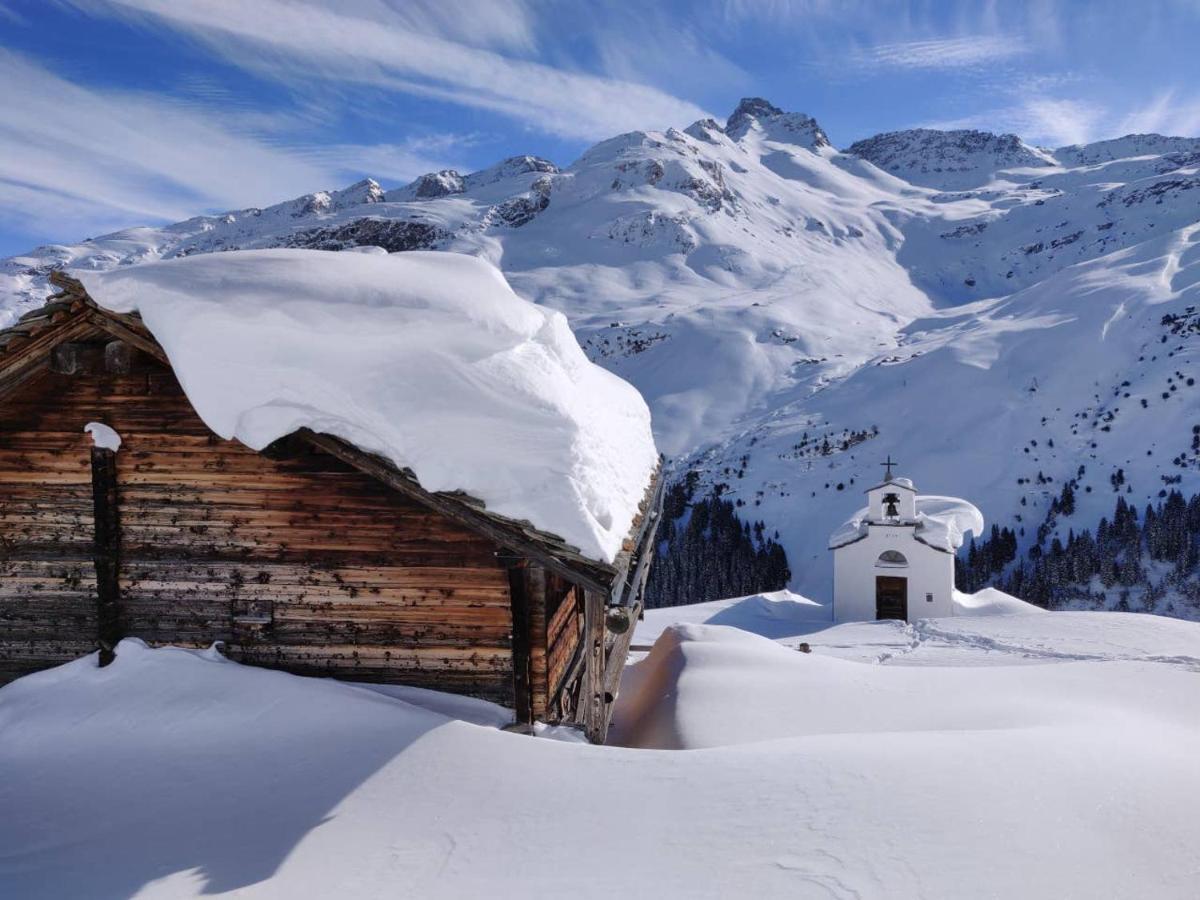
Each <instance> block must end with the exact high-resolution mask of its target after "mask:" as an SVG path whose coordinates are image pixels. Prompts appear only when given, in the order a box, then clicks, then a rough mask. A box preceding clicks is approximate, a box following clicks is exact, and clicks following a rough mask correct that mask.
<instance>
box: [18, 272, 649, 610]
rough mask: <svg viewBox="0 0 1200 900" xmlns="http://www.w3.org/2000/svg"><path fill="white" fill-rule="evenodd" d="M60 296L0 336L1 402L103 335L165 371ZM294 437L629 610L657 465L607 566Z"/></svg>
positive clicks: (340, 445)
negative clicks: (67, 351) (79, 343)
mask: <svg viewBox="0 0 1200 900" xmlns="http://www.w3.org/2000/svg"><path fill="white" fill-rule="evenodd" d="M50 283H51V284H53V285H54V286H55V287H57V288H59V293H57V294H55V295H53V296H52V297H50V299H49V300H48V301H47V302H46V304H45V305H44V306H42V307H40V308H38V309H35V310H31V311H30V312H27V313H26V314H25V315H23V316H21V318H20V319H18V320H17V322H16V324H14V325H12V326H10V327H9V328H6V329H3V330H0V399H3V398H4V397H5V396H6V395H8V394H10V393H12V392H14V391H15V390H17V389H18V388H19V387H20V386H21V385H23V384H25V383H26V382H27V381H28V380H29V379H31V378H33V377H35V376H36V375H38V374H40V373H42V372H44V371H46V370H47V369H48V367H49V361H50V353H51V351H52V350H53V349H54V347H56V346H57V345H59V344H61V343H66V342H68V341H73V340H80V339H83V338H87V337H92V336H94V335H95V334H97V333H98V332H99V333H103V334H107V335H109V336H111V337H112V338H113V339H115V340H122V341H124V342H126V343H128V344H131V345H133V346H134V347H137V348H138V349H139V350H142V351H144V352H145V353H147V354H149V355H150V356H151V357H153V358H155V359H157V360H158V361H160V362H162V363H164V364H165V365H167V366H170V360H168V359H167V354H166V353H165V352H164V351H163V349H162V347H160V346H159V344H158V342H157V341H156V340H155V339H154V337H153V335H151V334H150V332H149V330H148V329H147V328H146V327H145V325H144V324H143V323H142V320H141V318H140V317H139V316H137V315H124V314H121V313H115V312H111V311H110V310H106V309H102V308H101V307H100V306H98V305H97V304H96V302H95V301H94V300H93V299H92V298H91V297H90V296H88V293H87V290H86V289H85V288H84V286H83V284H82V283H80V282H79V281H78V280H77V279H75V278H72V277H70V276H69V275H67V274H66V273H64V272H61V271H55V272H52V273H51V274H50ZM295 437H296V438H297V439H299V440H300V441H302V442H303V443H305V444H307V445H308V446H310V447H313V448H315V449H318V450H320V451H322V452H325V453H328V454H329V455H331V456H334V457H336V458H337V459H340V460H342V461H343V462H345V463H347V464H348V465H350V466H353V467H354V468H355V469H358V470H359V471H360V472H362V473H364V474H366V475H369V476H370V477H372V478H374V479H375V480H377V481H379V482H381V483H383V484H384V485H386V486H388V487H390V488H392V489H393V490H396V491H399V492H400V493H402V494H404V495H405V496H407V497H410V498H411V499H413V500H416V501H417V502H419V503H421V504H423V505H424V506H426V507H428V508H429V509H432V510H434V511H435V512H438V513H441V514H442V515H444V516H446V517H447V518H450V519H452V520H454V521H456V522H458V523H460V524H462V525H464V526H465V527H467V528H469V529H471V530H472V531H474V532H476V533H477V534H480V535H482V536H483V537H486V538H487V539H489V540H491V541H493V542H495V543H496V544H497V545H498V546H500V547H502V548H505V549H506V550H509V551H511V552H512V553H513V555H514V556H518V557H524V558H528V559H531V560H534V561H536V562H538V563H540V564H541V565H543V566H545V567H546V568H547V569H548V570H550V571H552V572H555V573H556V574H558V575H559V576H561V577H563V578H565V579H566V580H568V581H570V582H572V583H573V584H578V585H580V586H581V587H583V588H584V589H586V590H589V591H594V592H596V593H598V594H601V595H603V596H605V597H607V598H608V603H609V605H613V606H620V605H628V604H629V603H630V602H631V601H633V600H636V596H634V595H636V594H637V593H639V591H640V585H639V579H642V580H644V572H643V569H644V566H645V564H646V563H647V562H648V560H649V558H650V556H651V555H652V553H650V552H647V551H648V550H651V549H652V548H650V547H648V546H647V545H648V544H650V542H652V541H653V536H654V533H655V530H656V528H657V524H658V518H659V514H660V511H661V508H662V499H663V478H662V465H661V463H660V464H659V465H658V466H657V467H656V468H655V470H654V472H653V473H652V475H651V478H650V482H649V484H648V485H647V488H646V494H645V496H644V498H643V500H642V502H641V504H640V506H639V510H638V513H637V515H636V516H635V517H634V521H633V523H632V526H631V528H630V533H629V535H628V536H627V537H626V538H625V540H624V542H623V545H622V548H621V551H620V552H619V553H618V554H617V556H616V558H615V559H614V560H613V562H612V563H604V562H601V561H599V560H595V559H592V558H590V557H588V556H585V555H584V554H583V553H582V552H580V550H579V549H578V548H576V547H574V546H572V545H571V544H568V543H567V542H566V541H564V540H563V539H562V538H560V537H558V536H557V535H554V534H551V533H549V532H547V531H542V530H541V529H539V528H536V527H535V526H534V525H533V524H532V523H530V522H527V521H523V520H517V519H511V518H508V517H507V516H501V515H498V514H497V513H494V512H490V511H489V510H488V509H487V507H486V505H485V504H484V503H483V501H482V500H479V499H477V498H475V497H472V496H470V495H469V494H466V493H463V492H461V491H436V492H434V491H427V490H425V488H423V487H421V484H420V482H419V481H418V480H417V478H416V475H415V474H414V473H413V472H412V470H410V469H407V468H405V469H401V468H399V467H398V466H396V465H395V464H393V463H392V462H391V461H390V460H387V459H384V458H383V457H381V456H377V455H375V454H372V453H367V452H366V451H363V450H360V449H359V448H358V447H355V446H354V445H353V444H351V443H349V442H348V441H345V440H342V439H341V438H338V437H334V436H333V435H329V434H318V433H316V432H313V431H311V430H309V429H307V428H302V429H300V430H299V431H298V432H296V434H295Z"/></svg>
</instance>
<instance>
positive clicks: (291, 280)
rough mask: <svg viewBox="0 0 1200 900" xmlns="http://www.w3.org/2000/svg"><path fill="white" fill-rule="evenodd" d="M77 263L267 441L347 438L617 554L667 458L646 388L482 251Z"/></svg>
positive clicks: (426, 478)
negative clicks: (521, 290)
mask: <svg viewBox="0 0 1200 900" xmlns="http://www.w3.org/2000/svg"><path fill="white" fill-rule="evenodd" d="M77 274H78V277H79V278H80V280H81V281H82V282H83V284H84V286H85V287H86V288H87V290H88V292H89V293H90V294H91V296H92V297H93V299H95V300H96V302H97V303H99V304H100V305H101V306H103V307H105V308H107V309H111V310H114V311H116V312H125V313H127V312H134V311H137V312H139V313H140V314H141V316H142V319H143V321H144V322H145V323H146V325H147V327H148V328H149V329H150V331H151V332H152V333H153V334H154V336H155V338H156V339H157V340H158V342H159V343H160V344H161V345H162V347H163V349H164V350H165V351H166V353H167V356H168V357H169V358H170V360H171V364H172V366H173V367H174V368H175V372H176V374H177V375H178V377H179V380H180V383H181V384H182V385H183V388H184V390H185V391H186V392H187V395H188V399H189V400H190V401H191V402H192V405H193V406H194V407H195V408H196V411H197V413H199V415H200V416H201V418H203V419H204V421H205V423H206V424H207V425H208V426H209V427H210V428H211V429H212V430H213V431H215V432H216V433H217V434H219V435H221V436H222V437H224V438H237V439H238V440H240V441H242V442H243V443H244V444H246V445H248V446H250V447H252V448H254V449H261V448H263V447H265V446H266V445H267V444H269V443H271V442H272V441H274V440H276V439H277V438H280V437H282V436H284V435H287V434H290V433H292V432H293V431H295V430H296V429H298V428H301V427H308V428H311V429H312V430H314V431H318V432H325V433H328V434H333V435H337V436H338V437H341V438H344V439H346V440H348V441H350V442H351V443H353V444H355V445H356V446H358V447H360V448H361V449H363V450H367V451H370V452H374V453H378V454H381V455H383V456H385V457H387V458H388V459H390V460H391V461H392V462H394V463H395V464H396V465H398V466H401V467H408V468H410V469H412V470H413V472H414V473H415V474H416V476H417V478H418V479H419V480H420V482H421V484H422V485H423V486H424V487H425V488H426V489H427V490H432V491H451V490H461V491H465V492H466V493H468V494H471V495H473V496H475V497H478V498H479V499H481V500H483V501H484V502H485V503H486V504H487V505H488V508H489V509H490V510H492V511H494V512H497V513H501V514H503V515H506V516H510V517H512V518H516V519H527V520H529V521H530V522H532V523H533V524H534V525H536V526H537V527H539V528H541V529H544V530H546V531H550V532H553V533H555V534H558V535H560V536H561V537H563V538H564V539H565V540H567V541H569V542H570V543H572V544H574V545H576V546H577V547H578V548H579V549H580V550H581V551H582V552H583V553H585V554H586V555H588V556H591V557H594V558H598V559H602V560H604V561H606V562H610V561H611V560H612V559H613V557H614V556H615V555H616V553H617V551H618V550H619V549H620V546H621V541H622V538H624V537H625V535H626V534H627V533H628V531H629V527H630V524H631V522H632V520H633V517H634V515H635V513H636V512H637V509H638V504H639V503H640V502H641V500H642V499H643V497H644V494H645V490H646V485H647V482H648V480H649V478H650V474H651V472H652V470H653V468H654V466H655V465H656V462H657V452H656V450H655V447H654V441H653V438H652V437H651V433H650V413H649V410H648V409H647V407H646V404H645V402H644V401H643V400H642V398H641V396H640V395H639V394H638V392H637V390H636V389H635V388H633V387H632V386H630V385H629V384H628V383H626V382H625V381H623V380H622V379H621V378H619V377H618V376H616V375H613V374H611V373H610V372H608V371H606V370H604V369H601V368H600V367H599V366H596V365H594V364H592V363H591V362H589V361H588V359H587V358H586V357H585V356H584V354H583V351H582V350H581V349H580V348H579V345H578V343H576V341H575V338H574V336H573V335H572V333H571V330H570V328H569V327H568V326H567V320H566V319H565V318H564V317H563V315H562V314H561V313H557V312H551V311H549V310H546V309H543V308H541V307H538V306H535V305H534V304H532V303H529V302H527V301H525V300H523V299H521V298H520V297H518V296H517V295H516V294H515V293H514V292H513V291H512V289H511V288H510V287H509V286H508V283H507V282H506V281H505V279H504V276H503V275H501V274H500V272H499V271H498V270H497V269H495V268H494V267H492V266H491V265H489V264H488V263H486V262H483V261H482V260H479V259H475V258H472V257H468V256H463V255H459V254H445V253H423V252H412V253H404V254H398V255H393V256H389V255H387V254H385V253H383V252H382V251H379V252H377V253H342V254H339V253H328V252H323V251H317V250H258V251H239V252H229V253H221V254H212V255H203V256H194V257H186V258H183V259H177V260H171V261H167V262H157V263H149V264H146V265H141V266H133V267H127V268H122V269H118V270H116V271H112V272H103V273H96V272H79V273H77Z"/></svg>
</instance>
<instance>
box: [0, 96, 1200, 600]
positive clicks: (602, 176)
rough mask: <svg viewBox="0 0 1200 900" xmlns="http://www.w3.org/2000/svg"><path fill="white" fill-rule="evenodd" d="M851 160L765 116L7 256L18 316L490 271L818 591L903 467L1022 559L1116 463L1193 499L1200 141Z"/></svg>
mask: <svg viewBox="0 0 1200 900" xmlns="http://www.w3.org/2000/svg"><path fill="white" fill-rule="evenodd" d="M851 151H853V152H839V151H837V150H836V149H835V148H834V147H832V146H831V145H830V144H829V142H828V139H827V138H826V136H825V134H824V132H823V131H822V130H821V129H820V126H819V125H818V124H817V123H816V122H815V121H814V120H813V119H811V118H810V117H808V116H805V115H802V114H799V113H788V112H784V111H781V110H779V109H778V108H776V107H774V106H772V105H771V104H769V103H766V102H765V101H761V100H748V101H745V102H744V103H743V104H742V105H741V106H739V107H738V109H737V110H735V111H734V113H733V115H732V116H731V117H730V120H729V121H728V122H727V123H726V124H725V125H724V126H722V125H720V124H718V123H716V122H714V121H711V120H705V121H700V122H697V123H694V124H693V125H691V126H689V127H688V128H686V129H684V130H682V131H680V130H675V129H669V130H667V131H665V132H633V133H630V134H625V135H620V136H618V137H615V138H612V139H610V140H608V141H605V142H602V143H600V144H598V145H596V146H595V147H593V148H591V149H590V150H588V151H587V152H586V153H584V154H583V156H582V157H580V159H578V160H577V161H575V162H574V163H573V164H571V165H570V166H568V167H566V168H564V169H557V168H556V167H555V166H553V165H552V164H550V163H549V162H547V161H545V160H540V159H537V158H534V157H516V158H513V159H510V160H506V161H504V162H502V163H500V164H498V165H497V166H494V167H492V168H491V169H488V170H485V171H484V172H481V173H475V174H472V175H463V174H461V173H456V172H440V173H433V174H431V175H428V176H425V177H423V178H422V179H418V180H417V182H415V183H414V184H412V185H408V186H405V187H401V188H397V189H395V190H391V191H387V192H384V191H382V190H381V189H380V188H379V187H378V185H374V183H372V182H364V183H361V184H359V185H355V186H352V187H351V188H348V189H347V190H346V191H342V192H323V193H317V194H312V195H310V196H308V197H304V198H299V199H298V200H295V201H291V202H289V203H285V204H280V205H279V206H276V207H271V208H269V209H264V210H243V211H237V212H232V213H229V214H227V215H224V216H207V217H200V218H197V219H193V220H189V221H188V222H184V223H180V224H178V225H172V226H163V227H152V228H139V229H131V230H129V231H126V232H121V233H118V234H116V235H110V236H106V237H103V238H99V239H96V240H93V241H90V242H84V243H81V244H75V245H70V246H54V247H45V248H39V249H38V250H36V251H34V252H32V253H30V254H28V255H25V256H22V257H15V258H13V259H10V260H6V261H4V262H3V263H0V298H2V299H0V308H2V309H3V311H0V316H4V315H10V316H11V315H14V314H15V313H16V312H17V311H18V310H20V309H22V308H25V307H28V306H30V305H32V304H34V303H37V302H40V299H41V297H42V296H43V295H44V294H45V292H46V291H45V276H46V273H47V272H48V271H49V270H50V269H51V268H53V267H55V266H68V267H75V268H78V269H84V270H86V269H108V268H114V267H118V266H121V265H124V264H133V263H137V262H140V261H145V260H151V259H160V258H166V257H173V256H179V255H189V254H193V253H202V252H209V251H213V250H225V249H231V248H236V247H240V248H253V247H277V246H305V247H316V248H329V249H337V248H343V247H348V246H354V245H358V244H375V245H379V246H382V247H384V248H386V249H388V250H411V249H438V250H449V251H455V252H461V253H468V254H475V255H479V256H483V257H484V258H487V259H489V260H491V261H493V262H495V263H496V264H497V265H499V266H500V267H501V268H502V269H503V271H504V272H505V274H506V276H507V278H508V280H509V281H510V283H511V284H512V285H513V287H514V289H515V290H516V291H517V292H518V293H520V294H522V295H523V296H526V297H528V298H529V299H532V300H534V301H535V302H538V303H541V304H544V305H546V306H550V307H552V308H555V309H559V310H561V311H563V312H564V313H566V315H567V317H568V319H569V321H570V323H571V326H572V328H573V329H574V330H575V332H576V334H577V335H578V337H579V339H580V342H581V343H582V345H583V346H584V348H585V350H586V351H587V353H588V354H589V355H590V356H591V357H592V358H593V359H594V360H596V361H597V362H599V363H601V364H602V365H604V366H606V367H608V368H610V369H611V370H613V371H615V372H617V373H618V374H620V375H622V376H623V377H625V378H627V379H628V380H630V381H631V382H632V383H633V384H635V385H636V386H637V387H638V388H639V389H640V390H641V392H642V393H643V395H644V396H645V397H646V399H647V401H648V402H649V403H650V406H651V409H652V412H653V416H654V427H655V433H656V438H657V440H658V444H659V447H660V448H661V449H662V450H664V451H665V452H666V453H668V454H670V455H671V456H672V457H674V458H675V459H676V461H677V465H678V470H680V471H681V470H683V469H688V468H690V469H695V470H696V471H698V472H699V473H700V481H699V488H700V490H707V489H709V488H713V487H717V486H719V487H720V489H722V490H723V491H725V495H726V496H727V497H729V498H731V499H734V500H735V501H737V502H739V503H740V504H742V505H743V506H742V510H741V511H742V512H743V514H744V515H746V516H747V517H748V518H751V519H762V520H764V521H765V522H766V523H767V526H768V533H770V532H771V531H774V530H776V529H777V530H778V531H779V532H780V536H781V540H782V543H783V544H784V546H785V548H786V550H787V552H788V556H789V560H790V563H791V567H792V570H793V573H794V578H793V584H792V587H793V588H795V589H797V590H801V591H803V592H805V593H807V594H809V595H812V596H825V595H827V593H828V587H829V584H830V581H831V575H832V564H831V561H830V559H829V554H828V551H827V550H826V548H825V537H826V536H827V535H828V534H829V533H830V532H831V531H832V530H833V528H834V526H835V525H836V524H837V523H838V522H841V521H842V520H844V519H845V517H846V516H847V515H849V514H850V513H851V512H853V510H854V509H856V508H857V507H858V506H859V505H860V503H859V497H858V492H859V491H860V489H861V488H863V487H865V486H866V485H867V484H869V483H873V482H874V481H875V480H877V479H878V475H879V470H878V469H877V468H876V464H877V463H878V462H880V461H881V460H882V459H883V458H884V456H886V455H887V454H889V453H890V454H892V456H893V457H895V458H897V459H899V461H900V469H901V472H902V474H904V475H908V476H910V477H912V478H913V479H914V481H915V482H916V484H917V487H918V489H920V490H922V491H925V492H928V493H931V494H952V495H956V496H961V497H964V498H966V499H967V500H970V501H972V502H974V503H975V504H976V505H977V506H979V508H980V509H981V510H982V511H983V514H984V516H985V518H986V519H987V520H988V521H989V522H994V523H997V524H999V525H1009V526H1012V527H1014V528H1015V529H1018V530H1020V529H1024V530H1023V532H1022V533H1021V537H1020V541H1021V547H1022V549H1024V548H1026V547H1028V546H1029V545H1030V544H1031V543H1032V542H1033V541H1034V539H1035V534H1036V530H1037V526H1038V525H1039V524H1041V523H1042V521H1043V520H1044V518H1045V516H1046V513H1047V510H1048V505H1049V502H1050V499H1051V497H1052V496H1053V495H1056V494H1057V493H1058V492H1059V491H1060V490H1061V487H1062V484H1063V483H1064V482H1066V481H1067V480H1069V479H1078V483H1079V491H1078V493H1079V495H1080V496H1081V497H1082V498H1083V502H1082V503H1080V504H1079V507H1078V509H1077V510H1076V512H1075V514H1074V516H1072V517H1066V516H1063V517H1059V520H1058V522H1057V525H1056V527H1057V529H1058V530H1059V531H1061V532H1062V533H1063V534H1064V535H1065V533H1066V530H1067V529H1068V528H1072V527H1075V528H1080V527H1092V526H1094V525H1095V523H1096V521H1097V520H1098V518H1099V516H1100V515H1101V514H1110V513H1111V509H1112V504H1113V502H1114V500H1115V495H1114V493H1113V487H1112V484H1111V483H1110V476H1112V475H1114V473H1115V472H1116V470H1117V469H1121V470H1122V481H1121V483H1120V485H1119V487H1120V490H1121V491H1123V492H1126V496H1127V499H1129V500H1130V501H1131V502H1134V503H1135V504H1136V505H1138V506H1141V505H1142V504H1144V503H1145V502H1146V501H1148V500H1152V499H1156V498H1157V496H1158V494H1159V491H1160V490H1163V489H1164V488H1165V487H1168V486H1171V487H1176V488H1178V489H1180V490H1182V491H1184V492H1185V493H1195V492H1198V491H1200V462H1198V461H1197V457H1196V453H1195V451H1193V450H1192V449H1191V444H1192V434H1191V428H1192V425H1193V424H1194V423H1197V422H1200V408H1198V407H1200V394H1197V393H1195V390H1196V389H1195V388H1194V386H1193V385H1194V379H1195V377H1196V373H1195V371H1193V365H1192V360H1193V358H1194V355H1195V352H1194V350H1193V348H1192V346H1191V341H1192V338H1193V337H1194V336H1195V334H1196V333H1197V332H1200V319H1198V318H1197V317H1196V316H1195V315H1194V310H1193V311H1192V312H1188V308H1189V307H1192V306H1195V307H1196V308H1197V309H1200V302H1197V301H1198V297H1197V294H1198V292H1200V231H1198V230H1197V226H1200V140H1197V139H1191V138H1165V137H1160V136H1155V135H1133V136H1129V137H1126V138H1121V139H1119V140H1115V141H1105V142H1102V143H1099V144H1094V145H1089V146H1085V147H1069V148H1063V149H1061V150H1045V149H1041V148H1034V147H1030V146H1029V145H1027V144H1024V143H1023V142H1021V141H1020V140H1018V139H1016V138H1013V137H1012V136H995V135H987V134H981V133H978V132H936V131H929V130H924V131H917V132H900V133H893V134H888V135H881V136H880V137H878V138H874V139H871V140H869V141H865V142H860V144H857V145H855V147H852V148H851ZM1166 315H1170V316H1177V317H1179V318H1177V319H1175V320H1173V321H1172V322H1171V323H1166V324H1165V323H1164V316H1166ZM1193 322H1196V323H1197V324H1196V325H1195V326H1194V327H1193ZM1168 379H1169V380H1168ZM1189 379H1192V383H1191V384H1189V383H1188V382H1189ZM1164 394H1166V396H1165V397H1164V396H1163V395H1164ZM1126 395H1128V396H1126ZM1143 401H1145V405H1144V406H1143ZM1147 451H1149V452H1147ZM1081 466H1082V467H1083V468H1084V471H1083V472H1082V473H1081V472H1080V467H1081ZM1089 489H1090V490H1089ZM1018 517H1019V518H1018ZM1171 611H1174V612H1177V613H1185V612H1187V610H1183V609H1175V608H1172V610H1171Z"/></svg>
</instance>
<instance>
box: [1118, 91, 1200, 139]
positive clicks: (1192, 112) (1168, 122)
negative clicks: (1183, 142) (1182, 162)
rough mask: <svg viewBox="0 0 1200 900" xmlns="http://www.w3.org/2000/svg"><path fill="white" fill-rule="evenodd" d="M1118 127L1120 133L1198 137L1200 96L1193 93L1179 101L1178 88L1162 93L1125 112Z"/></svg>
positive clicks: (1199, 132) (1199, 133)
mask: <svg viewBox="0 0 1200 900" xmlns="http://www.w3.org/2000/svg"><path fill="white" fill-rule="evenodd" d="M1118 128H1119V130H1120V131H1121V133H1123V134H1131V133H1155V134H1170V135H1180V136H1183V137H1197V136H1200V97H1198V96H1196V95H1195V94H1193V95H1192V96H1190V97H1187V98H1180V97H1179V91H1178V90H1177V89H1174V88H1171V89H1168V90H1164V91H1162V92H1161V93H1159V94H1158V95H1157V96H1156V97H1154V98H1153V99H1152V100H1151V101H1150V102H1148V103H1146V104H1145V105H1143V106H1139V107H1138V108H1137V109H1133V110H1130V111H1129V112H1128V113H1126V114H1125V115H1124V116H1123V117H1122V118H1121V120H1120V124H1119V126H1118Z"/></svg>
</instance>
